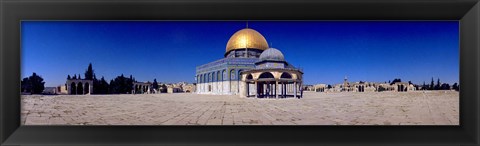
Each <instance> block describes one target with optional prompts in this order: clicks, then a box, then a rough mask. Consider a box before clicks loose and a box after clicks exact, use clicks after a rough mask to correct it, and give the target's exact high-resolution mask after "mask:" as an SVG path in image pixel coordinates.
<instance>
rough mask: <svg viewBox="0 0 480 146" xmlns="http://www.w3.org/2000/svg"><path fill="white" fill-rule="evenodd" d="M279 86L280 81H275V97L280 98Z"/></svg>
mask: <svg viewBox="0 0 480 146" xmlns="http://www.w3.org/2000/svg"><path fill="white" fill-rule="evenodd" d="M277 88H278V81H276V82H275V98H278V94H277Z"/></svg>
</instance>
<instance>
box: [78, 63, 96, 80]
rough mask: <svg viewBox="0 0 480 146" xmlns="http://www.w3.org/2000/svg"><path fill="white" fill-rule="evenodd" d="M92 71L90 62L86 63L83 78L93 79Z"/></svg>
mask: <svg viewBox="0 0 480 146" xmlns="http://www.w3.org/2000/svg"><path fill="white" fill-rule="evenodd" d="M94 74H95V73H94V71H93V68H92V63H90V64H88V68H87V70H86V71H85V79H87V80H93V75H94ZM79 76H80V75H79Z"/></svg>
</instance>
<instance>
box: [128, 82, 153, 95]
mask: <svg viewBox="0 0 480 146" xmlns="http://www.w3.org/2000/svg"><path fill="white" fill-rule="evenodd" d="M156 92H157V91H156V89H153V90H152V83H150V82H134V83H133V90H132V94H150V93H156Z"/></svg>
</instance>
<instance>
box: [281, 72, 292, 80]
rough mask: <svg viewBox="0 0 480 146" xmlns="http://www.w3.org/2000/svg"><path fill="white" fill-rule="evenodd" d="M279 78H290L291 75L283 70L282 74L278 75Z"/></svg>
mask: <svg viewBox="0 0 480 146" xmlns="http://www.w3.org/2000/svg"><path fill="white" fill-rule="evenodd" d="M280 78H284V79H291V78H292V75H290V74H289V73H287V72H284V73H282V75H281V76H280Z"/></svg>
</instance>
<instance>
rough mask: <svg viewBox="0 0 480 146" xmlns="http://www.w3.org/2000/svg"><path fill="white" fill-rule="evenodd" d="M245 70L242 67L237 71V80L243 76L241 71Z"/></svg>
mask: <svg viewBox="0 0 480 146" xmlns="http://www.w3.org/2000/svg"><path fill="white" fill-rule="evenodd" d="M242 71H243V70H242V69H240V70H238V71H237V81H240V79H241V77H240V73H241V72H242Z"/></svg>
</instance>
